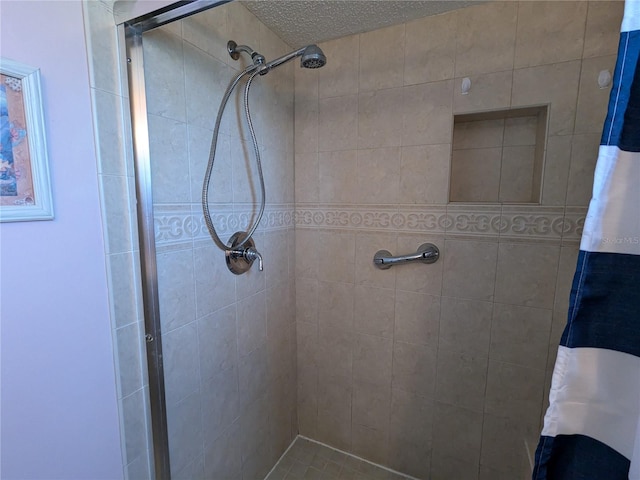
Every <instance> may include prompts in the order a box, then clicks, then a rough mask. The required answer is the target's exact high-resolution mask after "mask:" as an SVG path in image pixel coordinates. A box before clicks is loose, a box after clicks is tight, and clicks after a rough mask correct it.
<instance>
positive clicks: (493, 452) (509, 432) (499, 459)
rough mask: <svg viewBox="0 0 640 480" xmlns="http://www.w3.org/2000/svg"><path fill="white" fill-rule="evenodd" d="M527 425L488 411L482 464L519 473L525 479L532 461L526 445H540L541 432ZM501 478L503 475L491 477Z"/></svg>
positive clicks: (485, 419) (519, 476) (485, 422)
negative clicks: (529, 463)
mask: <svg viewBox="0 0 640 480" xmlns="http://www.w3.org/2000/svg"><path fill="white" fill-rule="evenodd" d="M537 430H538V429H537V427H536V428H533V427H532V426H528V425H525V424H523V422H521V421H520V419H511V418H501V417H499V416H495V415H490V414H487V415H485V417H484V424H483V429H482V456H481V457H480V463H481V464H482V465H486V466H487V467H490V468H491V467H492V468H495V469H498V470H500V471H501V472H504V471H506V472H516V473H517V474H518V476H512V477H505V478H521V475H522V472H524V471H526V470H525V469H524V467H525V466H526V465H527V463H528V462H529V459H528V453H527V450H526V444H525V441H526V442H527V444H528V445H536V442H537V441H538V435H539V431H537ZM525 462H526V463H525ZM491 478H494V479H496V480H498V479H499V478H501V477H491Z"/></svg>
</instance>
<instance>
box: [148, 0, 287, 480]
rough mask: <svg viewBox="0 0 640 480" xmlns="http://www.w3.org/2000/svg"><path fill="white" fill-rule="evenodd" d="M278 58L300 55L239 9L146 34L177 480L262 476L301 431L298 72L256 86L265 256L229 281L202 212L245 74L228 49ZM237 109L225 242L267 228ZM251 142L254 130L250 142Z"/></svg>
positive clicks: (221, 180)
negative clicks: (209, 169) (219, 117)
mask: <svg viewBox="0 0 640 480" xmlns="http://www.w3.org/2000/svg"><path fill="white" fill-rule="evenodd" d="M229 38H231V39H234V40H236V41H237V42H238V43H239V44H247V45H250V46H251V47H252V48H254V49H255V50H257V51H259V52H261V53H263V54H264V55H265V56H266V57H267V58H274V57H276V56H280V55H284V54H285V53H287V52H289V51H290V50H291V48H290V47H288V46H287V45H286V44H284V43H283V42H282V41H281V40H279V39H278V37H276V36H275V35H274V34H273V33H272V32H271V31H269V30H268V29H267V28H266V27H265V26H264V25H263V24H261V23H260V22H259V21H258V20H257V19H256V18H255V17H254V16H253V15H252V14H251V13H249V12H248V10H246V8H245V7H244V6H242V5H241V4H239V3H237V2H234V3H231V4H227V5H225V6H222V7H217V8H214V9H211V10H208V11H206V12H202V13H200V14H198V15H196V16H194V17H191V18H188V19H185V20H182V21H180V22H174V23H172V24H171V25H169V26H167V27H163V28H160V29H158V30H154V31H151V32H148V33H147V34H145V35H144V57H145V79H146V87H147V99H148V101H147V111H148V119H149V131H150V142H151V143H150V146H151V159H152V160H151V161H152V184H153V199H154V212H155V224H156V248H157V263H158V285H159V292H160V293H159V298H160V317H161V320H162V330H163V335H162V339H163V350H164V368H165V389H166V399H167V410H168V413H167V417H168V426H169V447H170V454H171V456H170V458H171V470H172V472H173V475H172V478H176V479H178V478H184V479H193V478H245V479H259V478H264V476H265V475H266V474H267V473H268V471H269V470H270V469H271V467H272V466H273V464H274V463H275V461H276V460H277V459H278V458H279V457H280V455H281V454H282V453H283V452H284V450H285V449H286V448H287V447H288V446H289V444H290V443H291V440H292V439H293V437H294V436H295V435H296V434H297V419H296V400H295V395H296V388H295V382H296V378H295V370H296V368H295V367H296V365H295V358H296V357H295V345H294V342H295V322H294V315H293V309H292V308H290V307H289V305H291V304H292V303H293V294H294V285H293V275H289V269H290V268H291V269H292V270H293V260H294V257H293V255H289V252H290V251H292V250H293V248H294V237H293V222H292V213H293V65H291V64H289V65H287V66H283V67H281V68H280V69H276V70H274V71H272V72H270V73H269V74H268V75H266V76H258V77H256V79H255V82H254V84H253V90H252V93H251V97H250V101H251V103H250V105H251V110H252V114H253V117H254V120H255V125H254V126H255V129H256V132H257V135H258V142H259V146H260V150H261V153H262V163H263V167H264V173H265V184H266V190H267V202H268V203H267V208H266V212H265V215H264V217H263V221H262V223H261V228H260V230H259V231H258V232H259V233H258V234H257V235H255V237H254V239H255V242H256V248H257V249H258V250H259V251H260V252H261V253H262V255H263V256H264V260H265V270H264V271H263V272H260V271H259V270H258V265H257V263H255V264H254V266H253V268H252V269H251V270H250V271H249V272H247V273H246V274H244V275H242V276H236V275H234V274H232V273H231V272H230V271H228V269H227V267H226V262H225V255H224V252H222V251H221V250H219V249H218V247H217V246H215V245H214V244H213V241H212V240H211V238H210V237H209V233H208V231H207V228H206V225H205V223H204V219H203V217H202V208H201V204H200V199H201V192H202V179H203V177H204V172H205V168H206V164H207V159H208V157H209V147H210V144H211V137H212V134H213V129H214V123H215V118H216V114H217V110H218V105H219V104H220V99H221V98H222V96H223V94H224V91H225V89H226V87H227V85H228V84H229V82H230V81H231V80H232V79H233V78H234V77H235V76H236V75H237V74H238V73H239V72H240V71H241V70H242V69H243V68H245V67H246V65H247V64H246V63H245V62H241V61H234V60H232V59H231V57H230V56H229V54H228V53H227V51H226V44H227V40H228V39H229ZM237 92H238V93H237V95H234V96H233V97H232V100H231V101H230V103H229V113H228V114H225V117H224V119H223V122H222V128H221V134H220V138H219V141H218V150H217V155H216V163H215V166H214V171H213V179H212V185H211V193H210V197H209V198H210V200H211V202H210V209H211V212H212V215H213V216H214V223H215V224H216V226H217V228H218V233H219V235H220V236H221V238H222V239H223V241H226V240H227V239H228V238H229V237H230V236H231V234H233V233H234V232H235V231H238V230H247V224H248V222H249V221H252V222H253V221H255V216H256V213H257V210H258V207H257V205H256V202H258V203H259V201H260V200H259V199H260V193H259V184H258V175H257V173H256V169H255V166H254V164H253V147H252V145H251V143H250V140H249V137H248V132H247V130H246V128H245V129H244V130H243V131H239V130H238V127H239V126H241V125H240V124H239V122H237V121H236V119H237V118H238V117H239V116H238V114H237V113H236V110H237V111H242V101H241V100H242V89H240V90H238V91H237ZM243 132H245V133H244V134H243Z"/></svg>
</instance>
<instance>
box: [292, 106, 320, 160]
mask: <svg viewBox="0 0 640 480" xmlns="http://www.w3.org/2000/svg"><path fill="white" fill-rule="evenodd" d="M294 108H295V113H294V117H295V128H294V136H295V140H294V148H295V151H296V153H298V152H317V151H318V110H319V103H318V99H317V98H315V99H306V98H300V97H298V96H296V101H295V107H294Z"/></svg>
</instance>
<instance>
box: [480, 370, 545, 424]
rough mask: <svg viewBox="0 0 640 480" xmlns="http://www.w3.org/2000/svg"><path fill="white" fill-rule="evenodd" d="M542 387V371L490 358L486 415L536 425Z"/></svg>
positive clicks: (538, 418) (538, 419)
mask: <svg viewBox="0 0 640 480" xmlns="http://www.w3.org/2000/svg"><path fill="white" fill-rule="evenodd" d="M543 388H544V370H536V369H533V368H527V367H522V366H519V365H513V364H510V363H503V362H498V361H495V360H489V375H488V377H487V393H486V397H485V407H484V411H485V414H489V415H495V416H497V417H501V418H510V419H513V420H518V421H519V422H520V423H521V424H522V425H531V426H532V427H535V428H537V427H538V425H539V421H540V410H541V402H542V396H543Z"/></svg>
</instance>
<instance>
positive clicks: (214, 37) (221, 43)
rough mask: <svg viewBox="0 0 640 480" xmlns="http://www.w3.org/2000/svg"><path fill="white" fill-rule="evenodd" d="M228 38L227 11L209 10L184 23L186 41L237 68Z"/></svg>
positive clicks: (183, 29)
mask: <svg viewBox="0 0 640 480" xmlns="http://www.w3.org/2000/svg"><path fill="white" fill-rule="evenodd" d="M169 25H174V23H170V24H169ZM154 31H155V30H154ZM228 37H229V34H228V32H227V12H226V9H211V10H207V11H204V12H201V13H200V14H199V15H192V16H190V17H187V18H185V19H184V20H183V21H182V38H184V40H185V41H187V42H189V43H191V44H192V45H195V46H196V47H198V48H199V49H201V50H204V51H205V52H207V53H208V54H209V55H212V56H214V57H216V58H217V59H218V60H220V61H222V62H226V63H228V64H229V65H231V66H233V67H235V66H236V65H234V64H233V63H234V62H235V60H233V59H232V58H231V56H230V55H229V52H228V51H227V41H228V39H229V38H228ZM254 48H257V47H254ZM145 63H146V62H145ZM235 63H238V62H235Z"/></svg>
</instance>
